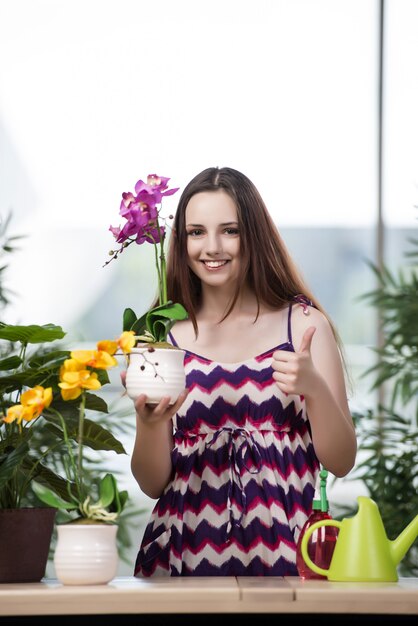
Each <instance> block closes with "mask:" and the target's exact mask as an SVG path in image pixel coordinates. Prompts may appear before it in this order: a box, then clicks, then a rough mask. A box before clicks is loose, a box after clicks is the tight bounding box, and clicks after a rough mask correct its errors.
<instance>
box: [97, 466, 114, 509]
mask: <svg viewBox="0 0 418 626" xmlns="http://www.w3.org/2000/svg"><path fill="white" fill-rule="evenodd" d="M116 493H117V486H116V479H115V477H114V476H113V475H112V474H106V476H104V478H102V480H101V482H100V484H99V499H100V503H101V505H102V506H103V507H104V508H107V507H108V506H110V505H111V504H112V502H113V500H114V499H115V494H116Z"/></svg>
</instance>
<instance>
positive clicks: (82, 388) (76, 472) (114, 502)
mask: <svg viewBox="0 0 418 626" xmlns="http://www.w3.org/2000/svg"><path fill="white" fill-rule="evenodd" d="M64 335H65V333H64V331H63V330H62V329H61V327H58V326H54V325H52V324H47V325H44V326H38V325H29V326H15V325H10V324H4V323H0V339H2V340H3V343H2V355H1V356H2V358H1V359H0V372H1V376H0V403H1V414H0V524H1V523H2V524H5V525H6V526H2V527H1V528H0V530H1V532H0V537H3V540H4V541H5V545H4V546H3V549H2V561H1V562H2V566H1V569H0V579H1V576H4V577H5V578H6V580H7V582H13V581H12V580H11V578H12V577H14V576H16V577H17V578H16V580H19V578H18V577H19V574H18V573H17V572H16V574H13V573H12V572H13V571H14V570H15V569H16V568H18V567H20V565H22V568H23V576H24V577H25V581H28V578H30V580H34V578H35V579H38V580H39V579H40V578H41V577H42V576H43V575H44V572H45V566H46V561H47V557H48V548H49V545H50V541H51V534H52V530H53V523H54V517H55V512H56V511H57V509H65V510H66V511H67V512H70V514H71V513H76V515H77V517H78V521H82V522H87V521H90V522H91V521H95V522H105V523H106V522H115V521H116V519H117V517H118V515H119V514H120V512H121V511H122V509H123V507H124V505H125V503H126V499H127V493H126V492H121V493H120V492H119V491H118V489H117V485H116V479H115V477H114V476H113V475H111V474H109V473H107V474H106V475H105V476H104V477H103V478H102V479H101V480H100V481H99V480H98V479H97V478H96V477H93V478H91V473H89V474H88V477H89V480H88V481H87V480H86V474H85V473H84V469H83V463H82V461H83V451H84V448H85V447H86V446H87V447H89V448H91V449H93V450H108V451H110V450H112V451H114V452H116V453H118V454H124V453H125V450H124V448H123V446H122V444H121V443H120V441H118V440H117V439H116V438H115V437H114V436H113V435H112V433H111V432H110V431H109V430H107V429H106V428H104V427H103V426H102V425H101V424H100V423H98V422H97V420H92V419H89V418H88V417H87V415H86V412H90V411H93V412H94V413H96V414H100V413H106V412H107V404H106V402H105V401H104V400H102V399H101V398H100V397H98V396H96V395H95V394H93V393H91V391H93V390H97V389H100V388H101V387H102V385H104V384H106V383H108V382H109V378H108V374H107V371H106V370H107V369H108V368H109V367H113V366H114V365H117V361H116V359H115V358H114V357H113V356H112V355H111V354H110V353H109V352H107V351H106V349H107V350H113V351H114V352H116V350H117V349H118V348H119V344H118V343H117V342H102V344H103V348H105V349H103V350H99V349H98V350H96V351H75V352H71V353H70V352H69V351H67V350H61V349H60V348H59V347H58V348H57V347H56V346H55V345H54V346H53V347H50V346H49V347H48V348H46V347H45V346H46V344H49V343H51V342H52V343H53V342H55V341H56V340H60V339H62V338H63V336H64ZM36 344H41V346H40V347H39V346H37V349H34V350H31V349H30V348H33V347H34V346H35V345H36ZM122 344H123V340H122ZM77 357H78V360H77ZM80 359H81V360H80ZM83 359H84V360H83ZM82 360H83V361H82ZM40 428H42V429H44V430H45V431H47V432H48V434H49V435H50V437H49V443H48V445H47V446H39V445H38V443H37V442H36V437H35V432H36V430H37V429H40ZM53 452H55V453H57V452H58V453H59V454H60V455H61V459H62V466H63V468H64V472H63V473H64V475H62V474H60V473H58V472H56V471H54V470H53V469H51V468H50V467H49V466H48V456H49V455H50V454H52V453H53ZM34 494H35V495H36V497H37V503H38V506H33V505H30V504H29V503H30V502H33V498H32V499H31V497H30V495H31V496H33V495H34ZM39 503H43V504H46V505H47V507H44V506H42V507H40V506H39ZM6 512H7V513H6ZM12 513H14V514H15V515H18V519H19V520H22V521H20V522H19V523H20V524H21V525H22V528H21V530H22V535H23V536H24V537H25V539H24V540H23V544H22V546H23V547H24V548H25V550H26V551H28V546H33V547H34V548H37V547H39V545H40V539H39V537H36V538H32V540H31V539H29V530H28V529H31V528H32V527H33V528H34V529H38V531H39V532H40V531H41V529H42V528H47V529H48V533H47V535H46V537H45V539H44V540H42V545H43V552H42V554H43V564H42V566H41V565H39V562H40V559H39V557H38V558H32V559H31V558H30V554H29V553H28V554H27V556H25V554H24V552H25V550H23V555H22V558H21V559H19V558H17V555H16V551H17V549H18V547H19V546H20V545H21V544H20V543H19V544H17V543H16V542H20V536H19V533H18V532H17V528H16V525H15V526H14V529H13V533H12V534H11V535H10V534H8V532H6V531H7V530H9V531H10V528H11V525H12V524H13V522H12V521H11V520H12V519H14V518H13V517H12ZM36 513H38V514H41V515H42V516H43V517H42V519H43V520H45V519H46V521H48V524H46V522H44V523H40V524H39V523H32V524H30V523H29V522H28V520H27V516H29V515H30V516H32V515H34V514H36ZM15 524H16V523H15ZM113 532H114V531H113ZM5 551H7V553H10V556H11V557H12V560H13V563H14V565H12V566H10V565H8V564H7V562H6V558H5ZM28 559H29V561H30V562H31V563H34V564H38V568H37V573H36V574H30V573H29V572H28V567H27V565H26V561H27V560H28ZM23 565H25V567H23ZM6 580H3V582H6Z"/></svg>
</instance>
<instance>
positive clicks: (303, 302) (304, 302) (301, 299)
mask: <svg viewBox="0 0 418 626" xmlns="http://www.w3.org/2000/svg"><path fill="white" fill-rule="evenodd" d="M294 302H297V304H300V306H301V307H302V309H303V313H304V314H305V315H309V307H310V306H313V307H315V305H314V303H313V302H312V300H309V298H307V297H306V296H304V295H303V293H298V294H297V296H293V300H292V301H291V302H289V312H288V314H287V340H288V342H289V343H290V345H292V346H293V340H292V307H293V303H294ZM315 308H316V307H315Z"/></svg>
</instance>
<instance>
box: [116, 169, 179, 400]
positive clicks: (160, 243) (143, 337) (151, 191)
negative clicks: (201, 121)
mask: <svg viewBox="0 0 418 626" xmlns="http://www.w3.org/2000/svg"><path fill="white" fill-rule="evenodd" d="M169 180H170V179H169V178H165V177H163V176H157V175H156V174H150V175H149V176H148V177H147V182H144V181H142V180H139V181H138V182H137V183H136V185H135V193H132V192H124V193H123V194H122V201H121V205H120V211H119V212H120V215H121V217H122V218H123V219H124V220H126V222H125V224H124V226H123V227H120V226H118V227H114V226H110V228H109V230H110V231H111V232H112V234H113V236H114V238H115V240H116V242H117V243H118V244H120V247H119V248H118V249H117V250H116V251H114V250H111V251H110V253H109V254H110V255H111V258H110V259H109V260H108V261H107V262H106V263H105V265H107V264H108V263H110V262H111V261H112V260H114V259H117V258H118V256H119V255H120V254H121V253H122V252H123V251H124V250H126V248H128V247H129V246H131V245H132V244H133V243H136V244H137V245H142V244H143V243H150V244H151V245H152V246H153V247H154V252H155V267H156V272H157V284H158V294H157V298H156V301H155V302H154V304H153V306H152V307H151V308H150V309H149V310H148V311H147V312H146V313H144V314H143V315H142V316H141V317H137V315H136V313H135V312H134V311H133V310H132V309H131V308H127V309H125V311H124V314H123V331H124V332H125V333H127V334H131V341H132V347H131V349H130V350H129V355H128V368H127V374H126V389H127V392H128V395H129V396H130V397H131V398H133V399H135V398H136V397H137V396H138V395H139V394H141V393H145V394H146V395H147V397H148V402H150V403H158V402H159V401H160V400H161V398H162V397H164V396H170V398H171V401H172V402H174V401H175V400H176V398H177V396H178V394H179V393H180V392H181V391H182V390H183V389H184V386H185V376H184V366H183V356H184V351H183V350H180V349H179V348H175V347H174V346H173V345H172V344H171V343H169V341H168V333H169V331H170V330H171V328H172V326H173V325H174V323H175V322H176V321H179V320H184V319H186V318H187V312H186V310H185V309H184V307H183V306H182V305H181V304H179V303H174V302H172V301H171V300H169V299H168V294H167V270H166V256H165V244H166V238H167V227H168V226H167V218H164V217H163V215H162V201H163V198H164V197H165V196H171V195H173V194H174V193H176V192H177V191H178V188H175V189H169V188H168V181H169Z"/></svg>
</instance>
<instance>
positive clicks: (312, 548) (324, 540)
mask: <svg viewBox="0 0 418 626" xmlns="http://www.w3.org/2000/svg"><path fill="white" fill-rule="evenodd" d="M324 519H332V517H331V515H329V513H327V512H325V511H315V510H314V511H313V512H312V513H311V515H310V516H309V518H308V519H307V520H306V522H305V524H304V526H303V528H302V530H301V533H300V535H299V539H298V543H297V547H296V567H297V570H298V573H299V576H300V577H301V578H304V579H307V578H314V579H317V580H319V579H324V578H326V576H322V574H317V573H316V572H314V571H312V570H311V568H310V567H308V565H307V564H306V563H305V561H304V559H303V556H302V552H301V549H300V544H301V542H302V537H303V535H304V534H305V532H306V530H307V529H308V528H309V526H312V524H314V523H315V522H319V521H321V520H324ZM337 535H338V528H337V527H335V526H323V527H322V528H317V530H315V531H314V532H313V533H312V535H311V536H310V537H309V541H308V554H309V556H310V558H311V559H312V561H313V562H314V563H315V565H318V567H322V568H323V569H328V568H329V566H330V563H331V559H332V555H333V552H334V548H335V541H336V539H337Z"/></svg>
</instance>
